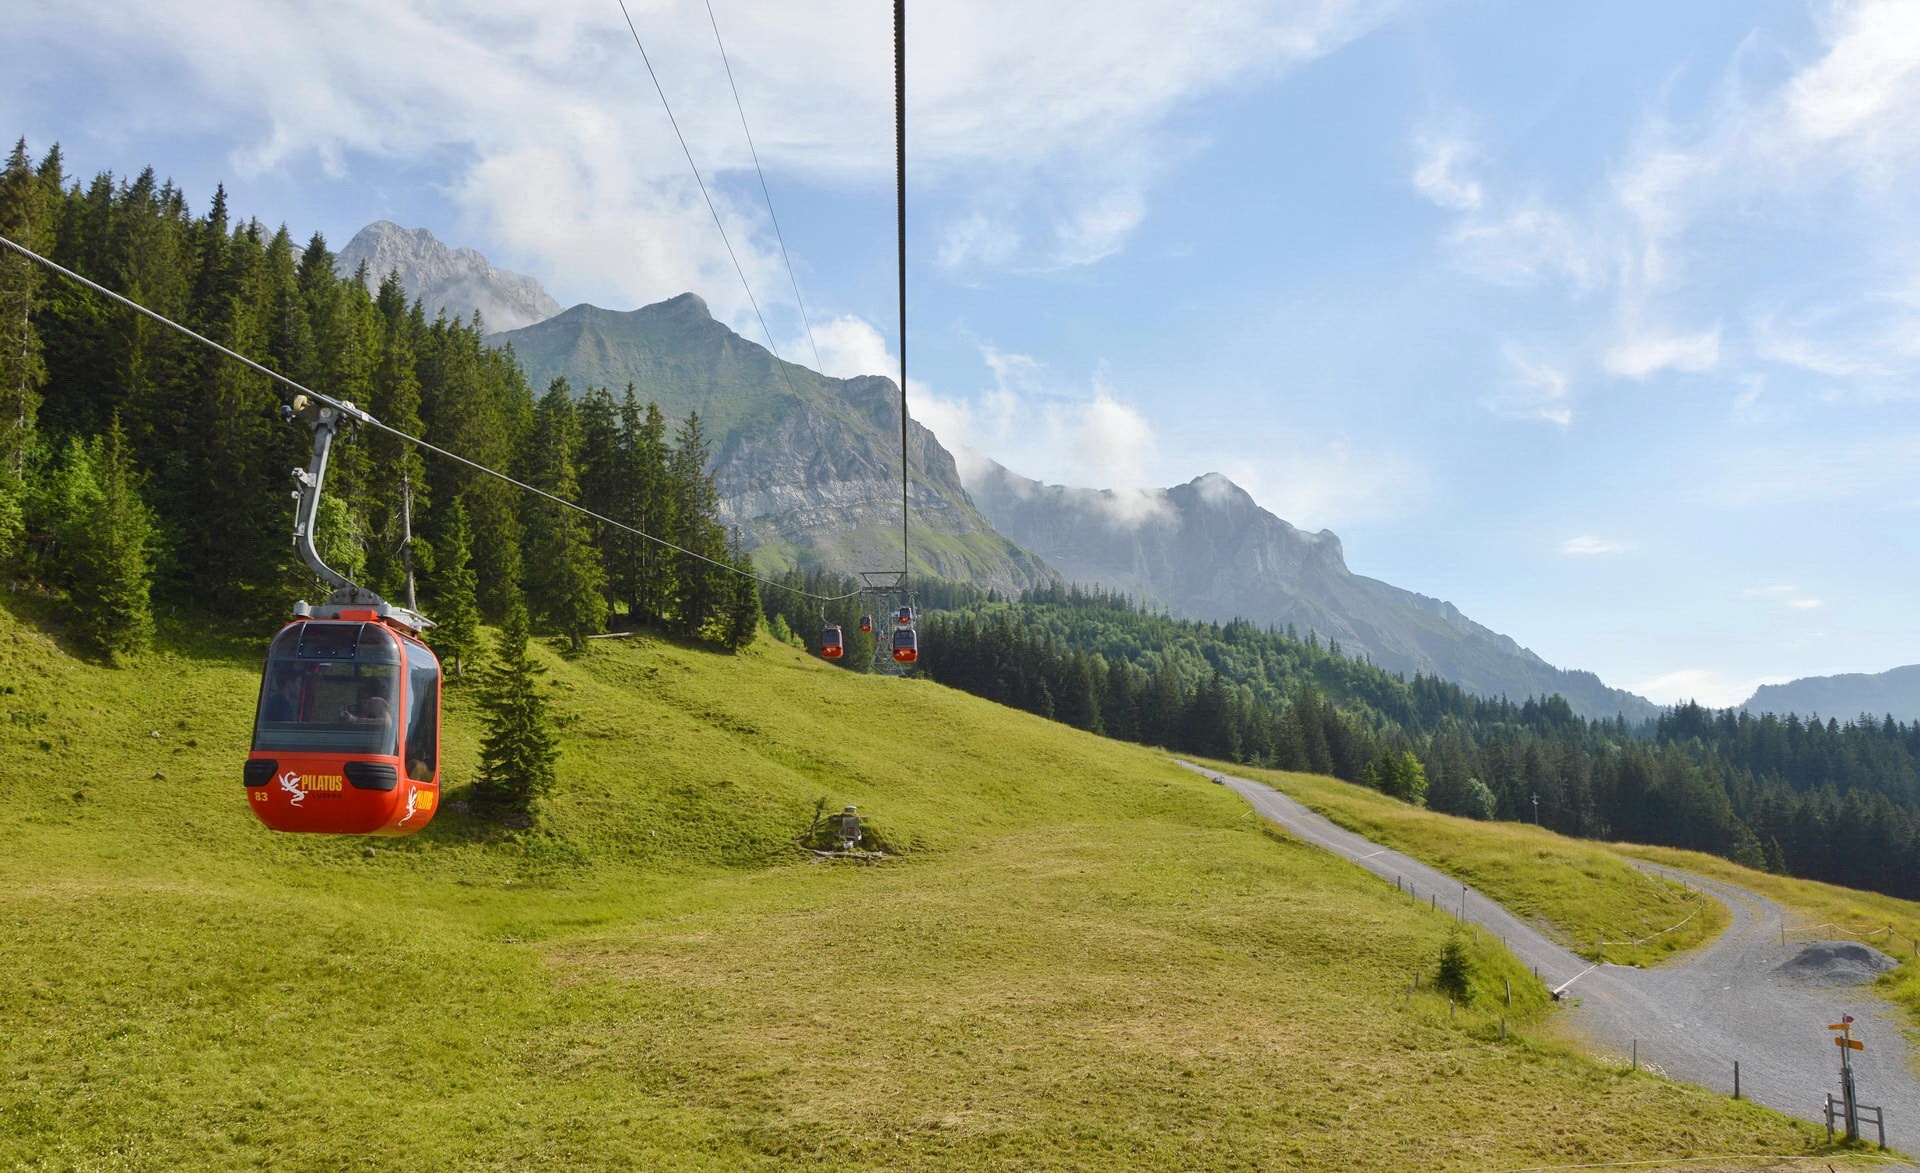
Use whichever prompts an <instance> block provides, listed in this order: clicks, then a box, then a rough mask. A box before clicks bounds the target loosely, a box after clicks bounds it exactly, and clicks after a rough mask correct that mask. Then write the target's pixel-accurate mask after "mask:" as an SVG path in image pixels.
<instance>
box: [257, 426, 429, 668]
mask: <svg viewBox="0 0 1920 1173" xmlns="http://www.w3.org/2000/svg"><path fill="white" fill-rule="evenodd" d="M280 417H281V418H282V419H284V420H286V421H288V422H289V423H291V422H292V421H294V420H296V419H297V420H299V421H301V422H302V423H305V424H307V425H308V426H310V427H311V428H312V429H313V457H312V459H311V460H310V461H308V463H307V467H305V468H296V469H294V470H293V483H294V484H295V485H296V486H297V487H296V488H295V489H294V499H295V501H297V502H298V504H297V505H296V506H295V507H294V514H293V548H294V549H295V550H296V551H297V552H298V553H299V555H300V559H301V561H303V562H305V563H306V564H307V566H308V567H309V568H310V569H311V570H312V571H313V572H314V573H315V574H317V575H319V576H320V580H321V581H322V582H324V583H326V584H327V585H328V586H330V587H332V588H333V593H332V594H330V595H328V596H327V601H326V602H325V603H324V604H322V605H321V606H319V607H310V606H308V605H307V603H306V602H305V601H304V600H302V601H301V602H300V603H299V604H298V605H297V606H296V607H295V608H294V612H295V613H296V614H300V615H308V616H311V617H313V618H316V619H334V618H339V616H340V613H341V612H342V611H348V610H354V611H372V612H374V613H375V614H376V615H378V616H380V618H382V619H385V620H390V621H392V622H394V623H397V624H399V625H401V626H403V627H406V628H407V629H409V630H411V631H414V632H420V631H424V630H426V629H427V628H429V627H432V626H433V623H432V621H430V620H429V619H427V618H426V616H424V615H421V614H419V613H418V612H416V611H411V610H408V609H407V608H405V607H397V606H395V605H393V604H392V603H389V602H387V601H386V600H385V599H383V598H381V597H380V596H379V595H378V594H376V593H375V592H373V591H370V590H368V589H367V588H366V587H363V586H360V585H359V584H357V583H355V582H353V581H352V580H350V579H348V578H347V577H346V576H345V575H343V574H341V573H340V572H339V571H337V570H335V569H333V567H331V566H328V565H327V563H326V560H325V559H323V558H321V557H320V551H319V549H318V548H317V547H316V546H315V545H314V535H315V533H316V532H317V528H318V525H319V511H320V493H321V491H322V489H323V488H324V487H325V485H326V480H327V457H328V456H329V454H330V453H331V452H332V450H333V437H334V434H335V433H336V432H338V431H339V430H340V426H341V424H342V422H343V419H342V417H345V419H346V420H351V421H353V422H355V423H365V422H370V421H371V420H372V419H373V417H372V416H370V415H368V414H367V413H366V412H364V411H362V410H360V409H359V408H357V407H355V406H354V405H353V404H352V403H349V402H345V401H342V402H340V403H338V404H331V403H322V402H319V401H317V400H315V399H312V398H309V397H308V396H305V395H296V396H294V397H293V402H292V403H291V404H286V405H283V406H282V407H281V408H280Z"/></svg>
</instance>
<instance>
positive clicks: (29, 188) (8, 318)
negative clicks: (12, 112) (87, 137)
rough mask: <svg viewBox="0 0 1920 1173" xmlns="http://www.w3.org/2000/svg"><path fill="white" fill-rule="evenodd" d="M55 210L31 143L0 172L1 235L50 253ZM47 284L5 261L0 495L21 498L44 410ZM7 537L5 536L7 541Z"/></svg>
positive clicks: (17, 147)
mask: <svg viewBox="0 0 1920 1173" xmlns="http://www.w3.org/2000/svg"><path fill="white" fill-rule="evenodd" d="M52 213H53V207H52V201H51V200H50V199H49V198H48V193H47V190H46V185H45V184H44V183H43V182H42V180H41V178H40V176H38V175H36V174H35V173H34V170H33V160H32V159H31V158H30V157H28V155H27V140H25V139H21V140H20V141H19V142H18V143H16V144H14V148H13V154H12V155H11V156H9V157H8V159H7V165H6V169H5V170H4V171H0V235H5V236H6V237H8V238H9V239H11V240H15V241H18V242H19V243H21V244H23V245H25V246H26V247H28V248H30V249H34V250H36V251H41V252H44V251H48V250H47V243H46V242H47V241H48V240H50V239H51V238H52V235H53V222H52V221H53V215H52ZM42 280H43V277H42V274H41V270H40V267H39V266H38V265H36V264H34V263H33V262H32V261H29V260H27V259H26V258H25V257H21V256H17V255H15V254H14V253H11V252H9V253H6V254H5V255H4V256H0V478H3V479H4V481H5V484H4V485H0V491H8V492H9V493H10V494H12V495H16V496H17V494H18V492H19V485H20V481H21V478H22V477H23V476H24V475H25V472H26V459H27V449H28V448H29V447H30V445H31V442H32V437H33V430H34V421H35V418H36V416H37V414H38V412H39V410H40V387H41V384H42V383H44V382H45V381H46V377H47V368H46V364H45V363H44V362H43V361H42V360H41V348H40V335H39V332H38V331H37V330H36V329H35V328H34V325H33V322H32V320H31V318H32V314H33V311H34V308H35V306H36V304H37V303H38V301H39V296H40V283H41V281H42ZM3 537H4V535H0V538H3Z"/></svg>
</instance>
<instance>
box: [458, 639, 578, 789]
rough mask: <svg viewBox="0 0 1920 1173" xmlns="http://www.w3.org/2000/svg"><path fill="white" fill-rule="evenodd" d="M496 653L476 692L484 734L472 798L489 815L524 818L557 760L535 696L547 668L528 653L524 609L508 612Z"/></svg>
mask: <svg viewBox="0 0 1920 1173" xmlns="http://www.w3.org/2000/svg"><path fill="white" fill-rule="evenodd" d="M495 649H496V652H497V655H498V659H497V662H496V663H495V664H494V666H493V667H492V668H491V669H490V670H489V671H488V672H487V674H486V678H485V684H484V686H483V688H482V691H481V694H480V707H481V710H482V712H483V713H484V714H485V721H486V729H487V732H486V737H485V739H484V740H483V741H482V742H481V745H480V776H479V778H477V779H476V780H475V781H474V784H473V800H474V805H475V806H476V807H477V808H479V810H480V812H481V813H482V814H483V815H486V816H488V817H491V818H503V819H509V820H515V819H526V818H531V817H532V815H533V811H534V804H535V803H537V802H538V801H539V800H540V798H541V797H542V796H544V795H545V794H547V793H548V792H550V791H551V790H552V789H553V782H554V764H555V763H556V762H557V761H558V760H559V758H560V745H559V739H558V738H557V737H555V736H554V732H553V727H552V718H551V717H550V716H549V714H548V712H547V699H546V697H544V696H543V695H541V692H540V679H539V678H540V677H541V676H542V675H544V674H545V672H546V669H544V668H541V667H539V666H538V665H536V664H534V662H533V661H532V659H531V658H529V657H528V655H527V612H526V608H524V607H522V606H519V605H517V604H516V605H515V606H514V607H513V608H511V609H510V610H509V611H508V612H507V620H506V623H505V624H504V625H503V626H502V627H501V629H500V639H499V642H498V643H497V644H496V645H495Z"/></svg>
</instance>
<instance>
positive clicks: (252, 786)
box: [245, 609, 440, 835]
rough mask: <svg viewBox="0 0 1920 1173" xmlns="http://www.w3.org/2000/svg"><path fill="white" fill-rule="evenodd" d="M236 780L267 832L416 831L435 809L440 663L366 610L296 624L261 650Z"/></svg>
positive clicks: (423, 646) (405, 634) (410, 637)
mask: <svg viewBox="0 0 1920 1173" xmlns="http://www.w3.org/2000/svg"><path fill="white" fill-rule="evenodd" d="M330 610H331V609H330ZM245 781H246V787H247V797H248V799H249V802H248V804H247V805H249V806H250V807H252V808H253V813H254V815H255V816H256V817H257V818H259V820H260V821H261V822H263V823H265V824H266V825H267V826H269V827H272V828H273V829H274V830H276V831H316V832H320V833H322V834H331V835H410V834H412V833H413V832H415V831H418V830H419V829H420V828H422V827H424V826H426V825H427V823H428V822H429V821H430V820H431V819H432V818H433V814H434V811H435V810H436V809H438V807H439V805H440V661H439V660H438V659H437V658H435V656H434V654H433V651H432V649H430V648H428V647H427V645H426V644H424V643H421V642H420V641H419V640H418V639H415V638H414V637H413V635H412V634H411V633H409V632H407V631H404V630H401V629H399V628H397V627H394V626H389V625H388V624H386V623H382V622H380V618H379V614H378V613H377V612H375V611H370V610H369V611H356V610H346V609H341V611H340V613H339V614H338V616H337V617H329V618H325V619H309V618H300V619H295V620H294V621H293V622H292V623H289V624H287V625H286V626H285V627H283V628H281V629H280V634H279V635H278V636H275V637H274V641H273V644H272V646H271V647H269V648H268V650H267V670H266V672H265V674H264V676H263V678H262V680H261V682H260V707H259V709H258V711H257V714H256V716H255V719H254V723H253V749H252V752H250V753H249V754H248V755H247V765H246V773H245Z"/></svg>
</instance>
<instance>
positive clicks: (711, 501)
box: [667, 411, 732, 636]
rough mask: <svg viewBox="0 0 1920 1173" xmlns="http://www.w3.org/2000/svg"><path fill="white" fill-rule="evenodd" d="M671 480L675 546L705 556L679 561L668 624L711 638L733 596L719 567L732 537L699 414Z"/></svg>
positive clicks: (678, 445)
mask: <svg viewBox="0 0 1920 1173" xmlns="http://www.w3.org/2000/svg"><path fill="white" fill-rule="evenodd" d="M667 480H668V484H669V486H670V490H671V494H672V497H673V502H674V504H673V521H674V525H673V529H672V531H671V534H672V539H673V542H674V544H675V545H677V546H679V547H680V548H681V549H683V550H689V551H691V552H693V553H695V554H698V555H701V558H689V557H686V556H684V555H682V556H680V557H679V558H678V559H677V562H678V564H679V567H678V569H679V574H678V578H679V585H680V590H679V598H678V599H677V600H676V601H675V607H674V612H673V614H672V615H671V616H670V617H669V619H668V622H669V624H670V625H671V626H672V628H673V630H675V631H678V632H680V633H681V634H683V635H689V636H699V635H702V634H706V631H705V629H706V627H707V624H708V623H709V622H711V621H713V620H716V619H718V618H719V617H720V615H721V613H722V610H723V608H724V606H725V603H726V600H727V596H728V594H729V593H730V584H729V583H727V582H725V581H723V580H724V579H727V578H731V577H732V576H731V575H730V574H728V573H727V571H726V570H725V569H723V568H722V567H720V566H715V565H714V564H713V563H714V562H724V561H725V560H726V557H727V533H726V530H725V529H723V528H722V527H721V525H720V521H719V518H718V516H717V514H718V512H719V498H718V494H716V493H715V491H714V487H713V477H712V476H711V475H710V474H709V473H708V472H707V434H706V429H705V426H704V425H703V424H702V423H701V422H700V413H699V412H697V411H696V412H689V413H688V414H687V418H686V419H685V420H684V421H682V422H681V424H680V430H679V433H678V434H677V435H676V436H675V437H674V449H673V455H672V456H670V457H669V458H668V461H667ZM702 558H705V559H712V561H702Z"/></svg>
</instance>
